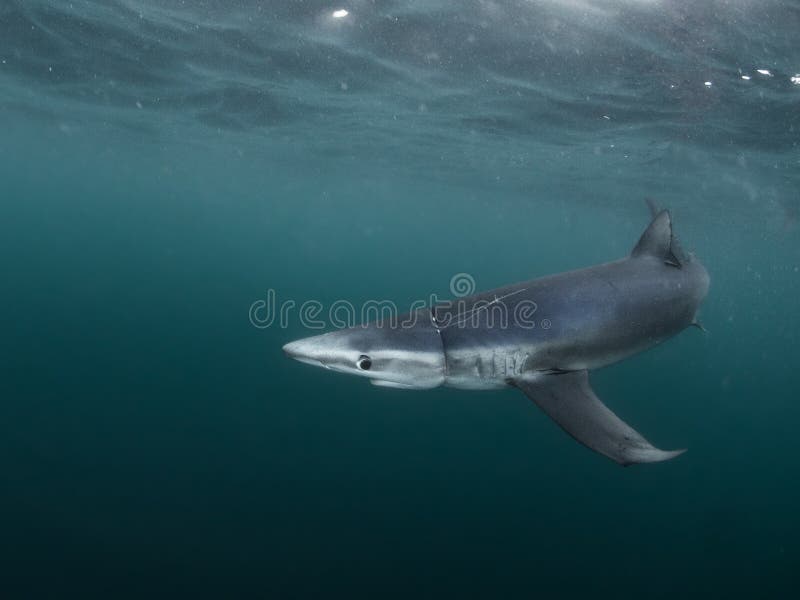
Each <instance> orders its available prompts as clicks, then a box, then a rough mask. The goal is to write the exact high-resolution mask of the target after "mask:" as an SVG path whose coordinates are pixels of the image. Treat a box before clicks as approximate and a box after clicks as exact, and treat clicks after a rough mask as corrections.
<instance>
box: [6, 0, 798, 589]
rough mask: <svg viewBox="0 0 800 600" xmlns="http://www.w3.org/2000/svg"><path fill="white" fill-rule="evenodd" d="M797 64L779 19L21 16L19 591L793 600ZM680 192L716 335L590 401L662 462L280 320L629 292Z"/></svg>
mask: <svg viewBox="0 0 800 600" xmlns="http://www.w3.org/2000/svg"><path fill="white" fill-rule="evenodd" d="M799 42H800V5H798V3H797V2H789V1H784V2H776V1H772V0H769V1H767V2H755V1H749V0H729V1H722V0H710V1H707V2H688V1H687V2H681V1H676V2H669V1H667V0H641V1H634V0H608V1H601V0H586V1H581V0H541V1H523V0H494V1H490V0H465V1H460V2H455V1H453V2H443V1H437V0H431V1H428V2H412V1H410V0H402V1H401V0H386V1H378V0H375V1H368V0H348V1H345V2H338V1H337V2H333V1H318V0H306V1H296V2H289V1H284V2H277V1H264V0H262V1H255V0H254V1H249V0H231V1H226V0H202V1H201V0H198V1H197V2H185V1H178V0H105V1H100V0H98V1H89V0H73V1H70V2H67V1H55V0H50V1H44V0H0V211H2V213H1V216H0V275H2V287H0V289H1V290H2V299H1V300H0V302H2V311H0V319H2V336H1V337H0V359H1V362H0V364H2V373H3V375H2V377H0V509H1V510H0V549H2V555H3V557H2V560H1V561H0V575H1V576H0V594H2V596H3V597H4V598H11V597H15V598H17V597H18V598H39V597H47V598H59V597H112V598H113V597H143V596H149V597H152V596H156V597H181V596H189V597H232V596H236V597H274V598H332V597H348V598H352V597H378V598H381V597H398V598H414V597H435V598H442V597H479V598H517V597H520V598H522V597H525V598H536V597H539V598H548V597H574V598H584V597H615V598H619V597H632V596H644V597H648V598H674V597H676V596H679V597H693V598H694V597H698V598H699V597H703V598H707V597H712V598H718V597H719V598H721V597H725V598H732V597H743V598H751V597H756V596H757V597H770V598H783V597H790V596H792V595H793V594H796V589H797V585H798V583H800V581H798V579H800V576H799V574H800V545H799V543H800V542H798V540H800V511H799V510H798V507H799V506H800V479H799V478H798V477H799V475H800V436H799V435H798V422H800V404H799V403H798V384H799V383H800V372H799V371H798V361H799V359H800V350H798V334H799V333H800V314H799V311H798V293H799V292H800V272H798V270H799V269H800V243H799V242H800V229H799V228H798V212H799V211H800V194H799V190H800V148H798V139H799V136H800V43H799ZM648 197H649V198H653V199H655V200H656V201H657V202H658V203H659V204H660V205H662V206H665V207H669V208H670V209H671V210H672V212H673V219H674V224H675V230H676V232H677V234H678V235H679V236H680V239H681V242H682V244H683V245H684V246H685V247H686V248H687V249H688V250H691V251H693V252H695V253H696V254H697V256H698V257H699V258H700V260H702V261H703V263H704V264H705V265H706V267H707V268H708V270H709V272H710V274H711V279H712V281H711V291H710V294H709V296H708V298H707V300H706V302H705V304H704V306H703V308H702V310H701V315H700V317H701V320H702V322H703V324H704V326H705V328H706V329H707V330H708V333H705V334H704V333H703V332H701V331H699V330H697V329H693V328H692V329H689V330H687V331H685V332H683V333H682V334H680V335H679V336H677V337H676V338H675V339H673V340H670V341H669V342H667V343H665V344H663V345H661V346H659V347H658V348H656V349H654V350H651V351H649V352H646V353H644V354H641V355H638V356H636V357H633V358H631V359H629V360H626V361H624V362H622V363H619V364H617V365H614V366H612V367H609V368H607V369H603V370H601V371H598V372H595V373H593V375H592V381H593V387H594V388H595V390H596V391H597V393H598V396H600V397H601V398H602V399H604V400H605V401H606V402H607V403H608V405H609V407H611V408H612V409H613V410H614V411H615V412H617V413H618V414H619V415H620V416H621V417H622V418H624V419H625V421H626V422H628V423H630V424H631V425H632V426H633V427H635V428H636V429H637V430H639V431H641V432H642V433H643V434H644V435H645V436H646V437H647V438H648V439H649V440H651V441H652V442H653V443H654V444H655V445H656V446H659V447H661V448H684V447H685V448H688V449H689V451H688V452H687V453H686V454H685V455H683V456H681V457H679V458H677V459H676V460H673V461H670V462H667V463H663V464H655V465H640V466H638V467H637V466H634V467H631V468H626V469H624V468H620V467H618V466H617V465H615V464H613V463H611V462H610V461H608V460H606V459H604V458H602V457H600V456H598V455H596V454H594V453H592V452H590V451H588V450H587V449H585V448H584V447H582V446H580V445H579V444H577V443H575V442H574V441H573V440H571V439H570V438H569V437H568V436H566V435H565V434H564V433H563V432H562V431H561V430H560V429H559V428H558V427H557V426H556V425H555V424H554V423H553V422H551V421H550V420H549V419H548V418H547V417H546V416H545V415H544V414H542V413H541V412H540V411H539V410H538V409H537V408H536V407H535V406H533V404H532V403H530V402H529V401H528V400H527V399H526V398H525V397H524V396H523V395H522V394H520V393H518V392H515V391H512V390H507V391H499V392H463V391H457V390H452V389H447V388H439V389H436V390H431V391H425V392H415V391H411V392H409V391H402V390H387V389H377V388H375V387H373V386H370V385H368V384H367V382H366V381H364V380H362V379H359V378H350V377H346V376H343V375H338V374H335V373H331V372H326V371H324V370H322V369H314V368H311V367H309V366H306V365H302V364H299V363H296V362H294V361H290V360H288V359H287V358H286V357H284V356H283V353H282V352H281V346H282V345H283V344H284V343H286V342H288V341H290V340H293V339H296V338H299V337H303V336H306V335H312V334H314V333H318V332H317V331H311V332H309V331H308V330H307V328H305V327H303V325H302V324H301V323H300V321H299V319H298V318H297V314H296V313H293V314H292V316H291V318H290V319H288V322H287V323H286V326H285V327H284V326H281V325H280V324H279V323H276V324H273V325H272V326H270V327H256V326H254V325H253V323H251V319H250V311H251V306H252V305H253V303H254V302H258V301H260V300H266V299H267V296H268V293H269V290H273V291H274V293H275V295H276V298H277V301H278V303H281V302H284V301H287V300H293V301H295V302H296V303H297V305H300V304H301V303H302V302H304V301H307V300H317V301H319V302H321V303H323V304H324V305H325V306H330V305H331V304H332V303H333V302H334V301H336V300H338V299H342V300H347V301H349V302H352V303H354V304H355V305H356V306H358V305H360V304H362V303H364V302H366V301H367V300H370V299H378V300H381V299H387V300H392V301H394V302H396V303H397V304H398V305H399V306H401V307H408V306H410V305H411V302H412V301H414V300H417V299H425V298H428V296H429V294H432V293H436V294H438V295H439V296H440V297H449V295H450V290H449V288H448V285H449V282H450V278H451V277H452V276H453V275H454V274H455V273H468V274H470V275H471V276H472V277H473V278H474V279H475V281H476V283H477V287H478V289H480V290H483V289H490V288H492V287H497V286H500V285H504V284H507V283H511V282H514V281H520V280H525V279H529V278H532V277H536V276H539V275H545V274H548V273H554V272H558V271H562V270H566V269H572V268H577V267H582V266H586V265H590V264H595V263H599V262H604V261H607V260H612V259H616V258H620V257H623V256H625V255H626V254H627V253H628V252H629V251H630V249H631V248H632V247H633V245H634V244H635V242H636V240H637V238H638V236H639V234H640V232H641V231H642V230H643V229H644V227H645V226H646V224H647V221H648V212H647V209H646V207H645V204H644V199H645V198H648Z"/></svg>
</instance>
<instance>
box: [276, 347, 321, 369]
mask: <svg viewBox="0 0 800 600" xmlns="http://www.w3.org/2000/svg"><path fill="white" fill-rule="evenodd" d="M283 351H284V353H285V354H286V356H288V357H289V358H293V359H295V360H299V361H300V362H302V363H306V364H309V365H314V366H316V367H324V366H326V365H325V363H323V362H322V360H321V358H322V357H321V356H320V354H321V353H320V352H319V348H317V347H316V344H313V343H310V342H309V341H308V340H297V341H294V342H289V343H288V344H286V345H285V346H284V347H283Z"/></svg>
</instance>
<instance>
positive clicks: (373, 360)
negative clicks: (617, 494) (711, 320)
mask: <svg viewBox="0 0 800 600" xmlns="http://www.w3.org/2000/svg"><path fill="white" fill-rule="evenodd" d="M650 209H651V217H652V220H651V221H650V224H649V225H648V226H647V228H646V229H645V230H644V232H643V233H642V234H641V237H640V238H639V240H638V242H637V243H636V245H635V246H634V247H633V250H632V251H631V253H630V254H629V255H628V256H626V257H624V258H622V259H620V260H615V261H613V262H607V263H603V264H599V265H595V266H591V267H587V268H583V269H578V270H573V271H567V272H562V273H557V274H554V275H549V276H545V277H540V278H537V279H533V280H530V281H524V282H521V283H517V284H513V285H509V286H505V287H502V288H498V289H494V290H489V291H487V292H481V293H476V294H472V295H469V296H466V297H463V298H459V299H458V300H457V301H449V302H440V303H433V304H431V305H430V306H426V307H423V308H418V309H416V310H414V311H412V312H411V313H409V314H408V315H406V316H405V318H403V319H402V320H399V319H398V320H393V321H391V322H387V320H386V319H384V320H376V321H373V322H369V323H366V324H363V325H358V326H355V327H351V328H347V329H340V330H336V331H332V332H329V333H324V334H321V335H315V336H312V337H307V338H303V339H299V340H297V341H293V342H290V343H288V344H286V345H285V346H283V351H284V352H285V353H286V355H287V356H289V357H291V358H293V359H296V360H298V361H301V362H303V363H307V364H311V365H315V366H318V367H324V368H325V369H330V370H332V371H337V372H342V373H347V374H351V375H356V376H359V377H365V378H368V379H370V380H371V382H372V383H373V384H374V385H377V386H381V387H389V388H398V389H408V390H414V389H416V390H419V389H430V388H435V387H438V386H443V385H444V386H450V387H454V388H458V389H466V390H496V389H501V388H514V389H517V390H519V391H520V392H522V393H523V394H525V396H527V397H528V398H529V399H530V400H531V401H532V402H533V403H534V404H536V405H537V406H538V407H539V408H540V409H541V410H542V411H544V412H545V413H546V414H547V415H548V416H549V417H550V418H551V419H553V420H554V421H555V422H556V423H557V424H558V425H559V426H560V427H561V428H562V429H563V430H564V431H566V432H567V433H568V434H569V435H570V436H572V437H573V438H574V439H575V440H577V441H578V442H580V443H581V444H583V445H584V446H586V447H588V448H590V449H591V450H594V451H595V452H597V453H599V454H601V455H603V456H605V457H607V458H609V459H611V460H612V461H614V462H616V463H618V464H620V465H623V466H627V465H632V464H638V463H653V462H660V461H665V460H669V459H671V458H674V457H676V456H678V455H680V454H682V453H683V452H685V449H679V450H660V449H659V448H656V447H655V446H653V445H652V444H651V443H650V442H649V441H648V440H647V439H645V438H644V437H643V436H642V435H641V434H640V433H639V432H637V431H636V430H635V429H633V428H632V427H631V426H630V425H628V424H627V423H625V422H624V421H623V420H622V419H620V418H619V417H618V416H617V415H616V414H615V413H614V412H612V411H611V410H610V409H609V408H608V407H607V406H606V405H605V404H604V403H603V402H602V401H601V400H600V399H599V398H598V397H597V395H596V394H595V392H594V391H593V389H592V387H591V385H590V383H589V372H590V371H592V370H595V369H599V368H602V367H605V366H608V365H611V364H613V363H616V362H619V361H621V360H623V359H625V358H627V357H630V356H632V355H634V354H637V353H640V352H642V351H645V350H647V349H649V348H652V347H653V346H655V345H657V344H660V343H662V342H664V341H666V340H668V339H669V338H671V337H673V336H675V335H676V334H678V333H680V332H681V331H683V330H684V329H687V328H689V327H692V326H694V327H699V328H701V329H702V325H700V322H699V321H698V310H699V308H700V305H701V304H702V302H703V300H704V299H705V297H706V295H707V293H708V289H709V284H710V277H709V274H708V272H707V271H706V269H705V267H704V266H703V265H702V264H701V263H700V261H699V260H698V259H697V258H696V257H695V256H694V255H693V254H688V253H686V252H684V250H683V249H682V248H681V245H680V243H679V242H678V239H677V238H676V236H675V235H674V234H673V230H672V217H671V214H670V212H669V211H668V210H659V209H658V208H657V207H655V205H654V204H652V203H650ZM522 309H525V310H522ZM531 314H533V315H535V316H536V317H537V318H535V319H531V318H522V316H525V315H528V317H530V315H531ZM539 317H541V318H539Z"/></svg>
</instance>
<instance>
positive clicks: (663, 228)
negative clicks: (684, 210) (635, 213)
mask: <svg viewBox="0 0 800 600" xmlns="http://www.w3.org/2000/svg"><path fill="white" fill-rule="evenodd" d="M645 255H649V256H656V257H658V258H660V259H662V260H663V261H664V262H666V263H667V264H670V265H673V266H675V267H680V266H681V264H680V262H679V260H678V259H677V257H676V256H675V254H674V253H673V251H672V217H670V214H669V211H668V210H662V211H661V212H659V213H658V214H657V215H656V216H655V217H654V218H653V220H652V221H651V222H650V225H648V226H647V229H645V230H644V233H643V234H642V237H640V238H639V242H638V243H637V244H636V247H635V248H634V249H633V252H631V256H633V257H636V256H645Z"/></svg>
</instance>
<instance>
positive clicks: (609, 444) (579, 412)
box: [513, 371, 685, 466]
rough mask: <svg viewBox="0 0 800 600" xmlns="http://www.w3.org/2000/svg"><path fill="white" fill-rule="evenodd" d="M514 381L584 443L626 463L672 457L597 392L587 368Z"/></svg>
mask: <svg viewBox="0 0 800 600" xmlns="http://www.w3.org/2000/svg"><path fill="white" fill-rule="evenodd" d="M513 384H514V385H515V386H516V387H518V388H519V389H521V390H522V391H523V392H524V393H525V395H526V396H528V398H530V399H531V400H533V402H534V403H535V404H536V405H537V406H538V407H539V408H541V409H542V410H543V411H544V412H545V413H547V415H549V416H550V418H551V419H553V420H554V421H555V422H556V423H558V424H559V425H560V426H561V428H562V429H564V431H566V432H567V433H568V434H570V435H571V436H572V437H573V438H575V439H576V440H578V441H579V442H580V443H581V444H583V445H585V446H587V447H588V448H591V449H592V450H594V451H595V452H599V453H600V454H602V455H604V456H607V457H608V458H610V459H611V460H613V461H614V462H617V463H619V464H621V465H623V466H627V465H630V464H635V463H649V462H660V461H662V460H669V459H670V458H674V457H676V456H678V455H679V454H683V453H684V452H685V450H672V451H665V450H659V449H658V448H656V447H655V446H653V445H652V444H650V442H648V441H647V440H646V439H644V438H643V437H642V436H641V435H640V434H639V433H638V432H637V431H635V430H634V429H632V428H631V427H629V426H628V425H627V424H626V423H625V422H624V421H622V420H621V419H620V418H619V417H618V416H617V415H615V414H614V413H613V412H611V411H610V410H609V409H608V408H607V407H606V405H605V404H603V403H602V402H601V401H600V399H599V398H598V397H597V396H595V394H594V392H593V391H592V388H591V387H590V386H589V377H588V374H587V372H586V371H572V372H570V373H565V374H559V375H540V376H536V377H530V378H521V379H515V380H514V381H513Z"/></svg>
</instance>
